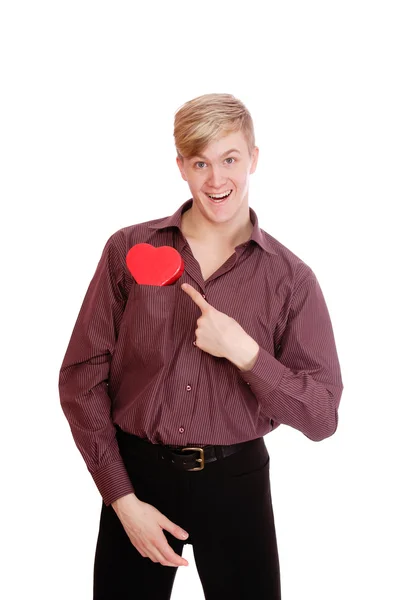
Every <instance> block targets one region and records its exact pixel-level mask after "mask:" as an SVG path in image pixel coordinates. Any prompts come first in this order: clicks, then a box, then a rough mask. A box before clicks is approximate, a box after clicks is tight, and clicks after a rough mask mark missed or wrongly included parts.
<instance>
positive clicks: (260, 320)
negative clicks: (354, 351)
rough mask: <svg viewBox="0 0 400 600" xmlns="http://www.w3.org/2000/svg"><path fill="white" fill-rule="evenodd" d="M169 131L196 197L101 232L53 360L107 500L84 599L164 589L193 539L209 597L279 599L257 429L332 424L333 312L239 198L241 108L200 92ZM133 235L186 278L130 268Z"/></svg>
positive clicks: (249, 149)
mask: <svg viewBox="0 0 400 600" xmlns="http://www.w3.org/2000/svg"><path fill="white" fill-rule="evenodd" d="M174 135H175V144H176V149H177V154H178V156H177V163H178V167H179V170H180V172H181V175H182V177H183V178H184V180H185V181H187V183H188V185H189V188H190V192H191V194H192V198H191V199H190V200H188V201H187V202H185V203H184V204H183V205H182V206H180V207H179V209H178V210H177V211H176V212H175V213H174V214H173V215H172V216H169V217H166V218H160V219H155V220H152V221H147V222H145V223H140V224H136V225H132V226H130V227H126V228H124V229H121V230H119V231H117V232H116V233H114V234H113V235H112V236H111V237H110V238H109V240H108V241H107V243H106V245H105V248H104V251H103V253H102V256H101V258H100V262H99V264H98V266H97V269H96V272H95V274H94V277H93V279H92V281H91V283H90V285H89V288H88V291H87V294H86V296H85V298H84V301H83V305H82V308H81V311H80V313H79V315H78V318H77V321H76V324H75V327H74V330H73V333H72V337H71V340H70V343H69V346H68V348H67V352H66V355H65V358H64V361H63V364H62V367H61V372H60V399H61V405H62V408H63V411H64V413H65V415H66V417H67V419H68V421H69V424H70V427H71V431H72V434H73V437H74V440H75V442H76V444H77V446H78V448H79V450H80V452H81V453H82V456H83V458H84V460H85V462H86V465H87V467H88V470H89V471H90V473H91V475H92V476H93V479H94V481H95V483H96V485H97V487H98V489H99V491H100V494H101V495H102V498H103V504H102V511H101V518H100V527H99V536H98V541H97V548H96V556H95V564H94V596H93V597H94V599H95V600H120V599H121V600H122V599H125V598H126V599H128V598H131V597H132V598H133V597H137V598H141V599H144V598H149V599H150V598H151V599H157V600H164V599H167V598H170V595H171V590H172V585H173V581H174V577H175V575H176V570H177V568H178V566H180V565H187V561H186V560H185V559H183V558H182V550H183V545H184V544H185V543H189V544H192V545H193V553H194V557H195V561H196V566H197V570H198V573H199V576H200V580H201V583H202V585H203V589H204V593H205V596H206V598H207V599H208V600H214V599H215V600H216V599H218V600H221V599H223V598H229V599H230V600H234V599H236V598H241V599H246V600H248V599H249V598H251V599H252V600H253V599H254V600H255V599H256V598H260V599H261V598H263V599H264V598H265V599H267V598H268V599H269V600H278V599H279V598H280V570H279V558H278V549H277V540H276V535H275V526H274V514H273V509H272V501H271V493H270V481H269V464H270V463H269V454H268V451H267V448H266V446H265V443H264V436H265V435H267V434H268V433H270V432H271V431H272V430H274V429H276V428H277V427H278V426H279V425H280V424H284V425H288V426H290V427H294V428H295V429H297V430H299V431H301V432H302V433H303V434H304V435H306V436H307V437H308V438H310V439H311V440H314V441H319V440H322V439H324V438H327V437H329V436H331V435H332V434H333V433H334V432H335V431H336V428H337V423H338V406H339V402H340V398H341V394H342V390H343V384H342V380H341V373H340V366H339V361H338V356H337V352H336V347H335V340H334V335H333V331H332V326H331V321H330V318H329V313H328V309H327V306H326V304H325V301H324V297H323V294H322V291H321V288H320V286H319V284H318V281H317V279H316V277H315V275H314V273H313V271H312V270H311V269H310V267H308V266H307V265H306V264H305V263H304V262H303V261H301V260H300V259H299V258H298V257H297V256H296V255H295V254H293V253H292V252H291V251H290V250H288V249H287V248H285V247H284V246H283V245H282V244H281V243H280V242H279V241H277V240H276V239H274V238H273V237H272V236H271V235H269V234H268V233H266V232H265V231H263V230H262V229H260V227H259V224H258V219H257V215H256V213H255V212H254V210H253V209H251V208H249V200H248V198H249V179H250V175H251V173H253V172H254V171H255V169H256V166H257V158H258V148H257V147H256V146H255V141H254V131H253V123H252V119H251V116H250V114H249V112H248V110H247V109H246V107H245V106H244V105H243V104H242V103H241V102H240V101H239V100H237V99H236V98H234V97H233V96H231V95H228V94H207V95H204V96H201V97H199V98H195V99H194V100H191V101H190V102H187V103H186V104H185V105H183V106H182V107H181V108H180V109H179V111H178V112H177V113H176V115H175V131H174ZM143 242H145V243H148V244H151V245H153V246H155V247H160V246H171V247H173V248H175V249H176V250H177V251H178V252H179V253H180V255H181V257H182V258H183V261H184V266H185V269H184V272H183V273H182V275H181V277H180V279H179V280H178V281H176V282H175V283H173V284H172V285H167V286H156V285H140V284H138V283H137V282H136V281H135V280H134V278H133V277H132V275H131V274H130V272H129V270H128V269H127V266H126V262H125V258H126V255H127V253H128V251H129V249H130V248H131V247H132V246H134V245H135V244H138V243H143ZM185 531H186V532H187V534H188V536H187V535H185ZM135 594H136V596H135Z"/></svg>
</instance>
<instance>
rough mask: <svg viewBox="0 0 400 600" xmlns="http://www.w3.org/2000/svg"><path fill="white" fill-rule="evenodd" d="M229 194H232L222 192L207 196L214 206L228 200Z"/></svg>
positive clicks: (228, 191)
mask: <svg viewBox="0 0 400 600" xmlns="http://www.w3.org/2000/svg"><path fill="white" fill-rule="evenodd" d="M231 193H232V190H227V191H226V192H223V193H222V194H207V196H208V197H209V198H210V200H211V201H212V202H213V203H214V204H221V203H222V202H224V201H225V200H226V199H227V198H229V196H230V195H231Z"/></svg>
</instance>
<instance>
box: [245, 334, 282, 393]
mask: <svg viewBox="0 0 400 600" xmlns="http://www.w3.org/2000/svg"><path fill="white" fill-rule="evenodd" d="M286 370H287V367H285V365H283V364H282V363H280V362H279V360H276V358H275V357H274V356H272V354H270V353H269V352H267V351H266V350H265V349H264V348H262V347H261V346H260V351H259V353H258V356H257V358H256V362H255V363H254V365H253V367H252V368H251V369H250V370H249V371H241V370H240V369H239V373H240V375H241V377H242V378H243V379H244V381H245V382H246V383H247V384H248V385H249V386H250V387H251V388H252V391H253V392H254V393H255V394H256V395H265V394H270V393H271V392H273V391H274V390H275V389H276V388H277V387H278V386H279V384H280V382H281V380H282V378H283V376H284V374H285V372H286Z"/></svg>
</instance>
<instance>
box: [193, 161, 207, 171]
mask: <svg viewBox="0 0 400 600" xmlns="http://www.w3.org/2000/svg"><path fill="white" fill-rule="evenodd" d="M205 164H206V163H205V162H203V161H201V160H200V161H199V162H197V163H195V167H197V166H198V165H205ZM199 168H200V169H202V168H203V167H199Z"/></svg>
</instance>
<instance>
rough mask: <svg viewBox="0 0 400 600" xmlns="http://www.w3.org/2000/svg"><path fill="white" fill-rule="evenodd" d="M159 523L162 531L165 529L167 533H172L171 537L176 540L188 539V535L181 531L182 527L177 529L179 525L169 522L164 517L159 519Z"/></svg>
mask: <svg viewBox="0 0 400 600" xmlns="http://www.w3.org/2000/svg"><path fill="white" fill-rule="evenodd" d="M159 523H160V525H161V527H162V528H163V529H166V530H167V531H169V532H170V533H172V535H173V536H175V537H176V538H179V539H181V540H185V539H186V538H187V537H189V534H188V533H187V532H186V531H185V530H184V529H182V527H179V525H176V524H175V523H173V522H172V521H170V520H169V519H168V518H167V517H166V516H164V518H163V519H161V520H160V521H159Z"/></svg>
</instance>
